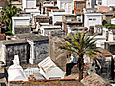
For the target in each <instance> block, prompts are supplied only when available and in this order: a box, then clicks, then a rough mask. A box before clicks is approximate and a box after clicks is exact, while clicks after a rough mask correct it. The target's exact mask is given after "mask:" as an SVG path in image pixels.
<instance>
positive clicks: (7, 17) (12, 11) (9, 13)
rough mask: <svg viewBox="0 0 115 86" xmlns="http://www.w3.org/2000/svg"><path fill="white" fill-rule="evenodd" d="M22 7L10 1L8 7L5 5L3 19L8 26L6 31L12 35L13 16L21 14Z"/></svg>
mask: <svg viewBox="0 0 115 86" xmlns="http://www.w3.org/2000/svg"><path fill="white" fill-rule="evenodd" d="M20 11H21V9H19V8H16V7H15V6H13V5H12V4H11V3H9V4H8V5H7V6H6V7H4V8H3V9H2V11H1V21H2V23H3V24H5V26H6V31H5V33H6V34H8V35H12V17H13V16H19V14H18V13H19V12H20Z"/></svg>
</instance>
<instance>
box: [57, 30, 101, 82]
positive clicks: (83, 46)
mask: <svg viewBox="0 0 115 86" xmlns="http://www.w3.org/2000/svg"><path fill="white" fill-rule="evenodd" d="M94 37H95V36H93V37H89V36H88V33H85V32H82V33H80V32H78V33H77V34H72V33H71V34H69V38H65V41H60V42H61V44H62V45H61V46H60V47H59V48H61V49H64V50H68V51H70V52H71V53H73V54H76V56H77V57H78V61H77V65H78V67H79V81H80V80H81V79H82V78H83V69H84V58H83V56H84V55H86V56H89V57H91V58H92V59H94V58H95V57H97V53H96V52H99V51H98V50H97V47H96V45H95V42H96V40H94Z"/></svg>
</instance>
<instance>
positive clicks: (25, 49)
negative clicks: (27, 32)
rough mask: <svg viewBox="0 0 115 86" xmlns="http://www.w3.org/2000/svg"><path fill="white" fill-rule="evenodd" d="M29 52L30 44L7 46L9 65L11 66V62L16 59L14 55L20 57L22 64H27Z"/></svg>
mask: <svg viewBox="0 0 115 86" xmlns="http://www.w3.org/2000/svg"><path fill="white" fill-rule="evenodd" d="M29 52H30V50H29V44H28V43H21V44H11V45H6V52H5V55H6V56H5V58H6V62H7V64H10V62H11V61H12V60H13V59H14V55H19V58H20V61H21V62H20V63H21V64H23V63H27V59H28V60H29Z"/></svg>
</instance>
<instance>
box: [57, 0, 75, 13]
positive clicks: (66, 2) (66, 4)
mask: <svg viewBox="0 0 115 86" xmlns="http://www.w3.org/2000/svg"><path fill="white" fill-rule="evenodd" d="M57 6H58V8H59V9H64V10H65V12H67V13H70V14H72V10H73V9H74V7H73V6H74V5H73V0H57Z"/></svg>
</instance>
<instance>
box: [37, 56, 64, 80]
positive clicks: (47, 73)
mask: <svg viewBox="0 0 115 86" xmlns="http://www.w3.org/2000/svg"><path fill="white" fill-rule="evenodd" d="M38 66H39V67H40V73H41V74H42V75H43V76H44V77H45V78H46V79H63V78H64V75H65V72H63V71H62V70H61V69H60V68H59V67H58V66H56V64H55V63H54V62H53V61H52V60H51V59H50V57H47V58H46V59H44V60H43V61H41V62H40V63H39V64H38Z"/></svg>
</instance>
